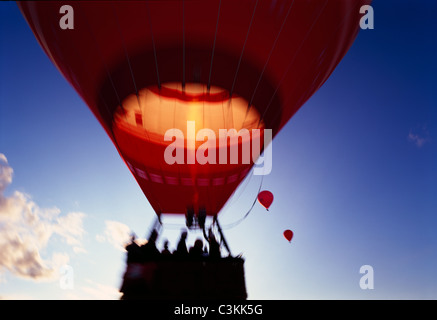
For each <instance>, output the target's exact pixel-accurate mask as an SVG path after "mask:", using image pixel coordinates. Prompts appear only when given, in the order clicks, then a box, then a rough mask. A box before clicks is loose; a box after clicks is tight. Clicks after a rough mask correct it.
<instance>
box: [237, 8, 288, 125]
mask: <svg viewBox="0 0 437 320" xmlns="http://www.w3.org/2000/svg"><path fill="white" fill-rule="evenodd" d="M293 4H294V0H293V1H292V2H291V4H290V7H288V11H287V14H286V15H285V17H284V19H283V20H282V24H281V27H280V28H279V31H278V34H277V35H276V38H275V41H274V42H273V45H272V48H271V49H270V52H269V55H268V56H267V60H266V62H265V64H264V67H263V69H262V71H261V74H260V76H259V78H258V82H257V83H256V86H255V89H254V90H253V93H252V97H251V98H250V100H249V104H248V105H247V109H246V114H245V116H244V119H243V124H242V126H244V123H245V122H246V118H247V115H248V114H249V110H250V108H251V106H252V102H253V99H254V97H255V94H256V91H257V89H258V86H259V84H260V83H261V79H262V77H263V75H264V72H265V70H266V68H267V65H268V64H269V61H270V58H271V56H272V53H273V51H274V50H275V47H276V43H277V42H278V39H279V37H280V35H281V32H282V29H283V28H284V26H285V23H286V22H287V19H288V16H289V15H290V12H291V8H292V7H293ZM260 119H261V118H260Z"/></svg>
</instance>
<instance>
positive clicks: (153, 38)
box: [145, 2, 161, 89]
mask: <svg viewBox="0 0 437 320" xmlns="http://www.w3.org/2000/svg"><path fill="white" fill-rule="evenodd" d="M145 4H146V11H147V19H148V20H149V28H150V34H151V37H152V47H153V55H154V57H155V68H156V78H157V80H158V88H159V89H161V80H160V78H159V69H158V57H157V55H156V46H155V37H154V36H153V27H152V18H151V16H150V8H149V3H148V2H145Z"/></svg>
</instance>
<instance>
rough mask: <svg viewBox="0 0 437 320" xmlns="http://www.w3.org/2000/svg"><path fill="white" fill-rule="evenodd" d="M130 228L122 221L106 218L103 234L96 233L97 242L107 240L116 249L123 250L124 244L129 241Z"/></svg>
mask: <svg viewBox="0 0 437 320" xmlns="http://www.w3.org/2000/svg"><path fill="white" fill-rule="evenodd" d="M130 235H131V229H130V228H129V227H128V226H127V225H125V224H124V223H121V222H118V221H113V220H107V221H105V231H104V233H103V234H98V235H96V240H97V241H99V242H102V243H103V242H109V243H110V244H112V245H113V246H114V247H115V248H116V249H119V250H124V247H125V245H126V244H127V243H128V242H129V241H130Z"/></svg>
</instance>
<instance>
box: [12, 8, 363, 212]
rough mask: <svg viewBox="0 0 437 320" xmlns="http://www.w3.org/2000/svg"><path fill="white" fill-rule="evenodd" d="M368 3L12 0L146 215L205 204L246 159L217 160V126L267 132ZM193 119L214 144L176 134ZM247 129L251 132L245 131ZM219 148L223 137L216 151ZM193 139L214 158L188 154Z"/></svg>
mask: <svg viewBox="0 0 437 320" xmlns="http://www.w3.org/2000/svg"><path fill="white" fill-rule="evenodd" d="M370 2H371V1H370V0H356V1H351V0H326V1H320V0H308V1H292V0H281V1H270V0H259V1H253V0H238V1H235V0H222V1H220V0H211V1H204V0H193V1H182V0H181V1H108V2H105V1H63V2H62V5H61V4H59V3H58V2H56V1H35V2H33V1H23V2H18V5H19V8H20V10H21V12H22V14H23V15H24V17H25V18H26V20H27V22H28V24H29V26H30V27H31V29H32V31H33V33H34V34H35V37H36V38H37V40H38V42H39V44H40V45H41V47H42V48H43V49H44V51H45V52H46V54H47V56H48V57H49V58H50V60H51V61H52V62H53V64H54V65H55V66H56V67H57V68H58V70H59V71H60V72H61V73H62V74H63V75H64V77H65V78H66V79H67V80H68V81H69V83H70V84H71V85H72V86H73V87H74V88H75V89H76V91H77V92H78V94H79V95H80V96H81V97H82V98H83V100H84V101H85V102H86V104H87V105H88V107H89V108H90V110H91V111H92V112H93V114H94V115H95V116H96V118H97V119H98V121H99V122H100V123H101V125H102V126H103V128H104V130H105V131H106V132H107V134H108V135H109V137H110V139H111V140H112V142H113V143H114V145H115V147H116V148H117V150H118V152H119V154H120V156H121V157H122V159H123V160H124V161H125V163H126V165H127V166H128V167H129V169H130V171H131V173H132V175H133V176H134V177H135V179H136V181H137V183H138V184H139V186H140V187H141V189H142V191H143V192H144V194H145V195H146V197H147V199H148V200H149V202H150V204H151V205H152V207H153V209H154V210H155V211H156V212H157V213H158V214H160V213H175V214H183V213H185V212H186V211H187V208H188V207H194V209H195V210H198V209H199V208H200V207H202V208H204V209H205V210H206V213H207V215H216V214H217V213H219V211H220V209H221V208H222V207H223V206H224V204H225V203H226V201H227V200H228V198H229V197H230V196H231V195H232V194H233V192H234V191H235V189H236V188H237V187H238V185H239V184H240V183H241V181H242V180H243V179H244V178H245V176H246V175H247V173H248V172H249V171H250V169H251V167H252V166H253V164H254V161H256V159H252V158H251V159H250V160H249V161H241V160H242V156H241V153H239V155H238V161H237V163H232V162H231V161H230V159H229V161H228V162H227V163H225V164H220V163H218V160H220V157H219V151H220V147H219V144H218V138H217V137H218V135H217V133H218V130H220V129H231V128H233V129H235V130H236V131H238V132H240V130H241V129H246V130H249V131H251V132H253V131H252V129H260V135H261V136H262V135H263V130H264V129H271V130H272V136H273V137H274V136H275V135H276V134H277V133H278V132H279V131H280V129H281V128H282V127H283V126H284V125H285V124H286V123H287V122H288V120H289V119H290V118H291V117H292V116H293V115H294V114H295V113H296V112H297V110H298V109H299V108H300V107H301V106H302V104H303V103H305V101H306V100H308V99H309V98H310V97H311V95H312V94H313V93H314V92H315V91H316V90H317V89H318V88H320V86H321V85H322V84H323V83H324V82H325V81H326V80H327V79H328V77H329V76H330V74H331V73H332V72H333V70H334V68H335V67H336V66H337V64H338V63H339V62H340V60H341V59H342V57H343V56H344V55H345V53H346V52H347V50H348V49H349V47H350V46H351V45H352V43H353V41H354V39H355V37H356V35H357V33H358V30H359V20H360V18H361V15H360V13H359V8H360V6H362V5H365V4H370ZM64 5H69V6H70V7H71V10H74V11H73V12H72V14H73V16H74V20H72V21H71V23H74V26H73V27H74V28H73V29H63V28H62V27H61V25H60V20H61V18H63V17H64V15H63V14H61V13H60V8H61V6H64ZM69 13H70V14H71V12H70V11H69ZM64 20H65V19H64ZM60 107H62V106H60ZM189 121H190V122H192V123H195V128H194V129H193V128H189V127H188V122H189ZM202 129H209V130H211V131H202V134H205V133H206V134H208V135H209V137H211V136H212V133H214V134H215V139H214V138H211V139H208V142H215V145H214V144H213V145H212V146H211V147H210V148H208V151H207V152H206V151H204V150H202V146H203V144H202V142H201V141H198V140H197V136H196V140H197V141H195V142H194V143H193V139H192V138H189V137H188V133H189V131H194V132H195V134H199V133H200V130H202ZM78 130H80V129H79V128H78ZM168 130H170V131H168ZM166 133H169V134H168V135H166ZM176 133H177V134H180V133H183V137H182V140H180V141H177V142H175V141H176V139H177V138H176V135H175V134H176ZM179 136H180V135H179ZM261 138H262V137H261ZM200 139H205V137H204V136H202V135H200ZM253 139H254V137H253V135H251V136H250V138H249V140H248V142H252V141H253ZM205 140H206V139H205ZM260 140H261V143H260V149H261V151H262V150H263V149H264V147H265V145H264V144H263V143H262V141H263V139H260ZM179 142H182V143H179ZM172 143H176V145H174V148H173V149H172V150H170V152H169V153H170V155H171V156H173V157H176V158H178V157H179V156H178V150H179V151H182V154H183V156H182V157H183V160H184V161H183V163H182V162H177V163H169V162H168V161H165V152H166V150H167V151H168V149H167V147H168V146H169V145H170V144H172ZM235 144H237V145H238V147H239V150H242V149H243V147H244V146H243V142H241V140H239V142H235V143H234V145H235ZM231 147H232V144H231V143H230V145H229V146H227V147H225V148H227V151H228V154H227V156H226V157H227V158H229V157H230V156H229V152H230V149H231ZM223 149H224V148H221V150H223ZM193 150H195V151H196V152H197V151H199V150H201V151H203V156H204V157H208V159H216V160H217V163H216V164H213V163H212V161H211V162H208V163H206V164H202V163H200V162H199V161H196V162H194V163H189V158H190V157H191V155H192V154H193ZM241 152H242V151H241ZM201 153H202V152H201ZM175 154H176V155H175ZM196 155H197V153H196ZM108 174H110V173H108Z"/></svg>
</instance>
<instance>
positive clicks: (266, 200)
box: [258, 190, 273, 211]
mask: <svg viewBox="0 0 437 320" xmlns="http://www.w3.org/2000/svg"><path fill="white" fill-rule="evenodd" d="M258 201H259V203H261V205H262V206H263V207H264V208H266V209H267V211H269V207H270V205H271V204H272V202H273V193H271V192H270V191H267V190H264V191H261V192H260V193H259V194H258Z"/></svg>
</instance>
